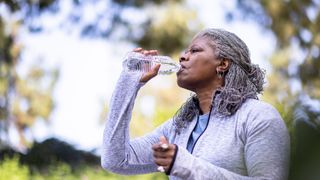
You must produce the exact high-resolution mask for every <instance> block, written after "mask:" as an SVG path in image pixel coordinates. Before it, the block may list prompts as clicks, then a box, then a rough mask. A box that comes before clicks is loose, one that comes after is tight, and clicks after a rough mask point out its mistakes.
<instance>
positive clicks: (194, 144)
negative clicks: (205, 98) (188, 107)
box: [189, 107, 212, 154]
mask: <svg viewBox="0 0 320 180" xmlns="http://www.w3.org/2000/svg"><path fill="white" fill-rule="evenodd" d="M211 111H212V107H210V112H209V116H208V120H207V124H206V127H205V128H204V130H203V131H202V132H201V134H200V136H199V137H198V138H197V139H196V141H195V142H194V143H193V146H192V149H191V152H190V153H191V154H192V153H193V149H194V147H195V146H196V144H197V142H198V140H199V139H200V137H201V136H202V134H203V133H204V132H205V131H206V130H207V128H208V125H209V120H210V117H211ZM198 121H199V116H198V120H197V124H198ZM197 124H196V126H197ZM196 126H195V127H194V129H195V128H196ZM194 129H193V130H192V132H191V134H190V136H189V139H190V137H191V136H192V133H193V131H194Z"/></svg>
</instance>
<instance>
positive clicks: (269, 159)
mask: <svg viewBox="0 0 320 180" xmlns="http://www.w3.org/2000/svg"><path fill="white" fill-rule="evenodd" d="M249 116H250V117H249V119H250V120H248V124H247V125H246V127H245V134H246V142H245V145H244V158H245V163H246V167H247V172H248V174H247V175H246V176H243V175H240V174H236V173H234V172H231V171H229V170H227V169H224V168H221V167H218V166H216V165H214V164H212V163H210V162H208V161H205V160H203V159H201V158H198V157H195V156H193V155H192V154H190V153H189V152H188V151H187V150H185V149H184V148H182V147H181V148H180V147H179V150H178V152H177V156H176V160H175V162H174V165H173V167H172V170H171V174H170V175H171V176H176V177H179V178H181V179H202V180H206V179H220V180H231V179H237V180H238V179H243V180H246V179H248V180H249V179H270V180H284V179H287V178H288V167H289V154H290V139H289V134H288V132H287V129H286V126H285V124H284V122H283V120H282V118H281V117H280V115H279V113H278V112H277V111H276V110H275V109H273V108H268V107H267V108H264V109H261V111H260V112H258V113H252V114H249Z"/></svg>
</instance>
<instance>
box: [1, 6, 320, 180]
mask: <svg viewBox="0 0 320 180" xmlns="http://www.w3.org/2000/svg"><path fill="white" fill-rule="evenodd" d="M319 11H320V1H319V0H278V1H275V0H274V1H273V0H255V1H254V0H244V1H241V0H229V1H224V0H216V1H210V0H202V1H196V0H170V1H168V0H163V1H160V0H149V1H143V0H0V179H1V180H2V179H167V177H166V176H164V175H162V174H160V173H155V174H149V175H139V176H120V175H115V174H112V173H110V172H106V171H103V170H102V169H101V167H100V145H101V142H102V132H103V127H104V123H105V118H106V115H107V113H108V104H109V100H110V97H111V94H112V91H113V88H114V86H115V83H116V81H117V78H118V76H119V74H120V72H121V70H122V65H121V64H122V61H123V58H124V56H125V54H126V53H127V52H129V51H131V50H132V49H133V48H136V47H143V48H145V49H158V50H159V52H160V54H163V55H168V56H171V57H173V58H174V59H176V60H178V57H179V54H180V52H181V51H183V49H184V48H185V47H186V46H187V45H188V43H189V42H190V39H191V38H192V37H193V35H194V34H195V33H196V32H197V31H199V30H201V29H203V28H211V27H214V28H223V29H226V30H228V31H231V32H234V33H235V34H237V35H238V36H239V37H240V38H242V39H243V40H244V41H245V42H246V43H247V45H248V47H249V49H250V51H251V59H252V61H253V62H254V63H256V64H259V65H260V66H261V67H263V68H264V69H266V71H267V82H266V84H265V91H264V93H263V95H262V96H261V99H262V100H264V101H267V102H268V103H271V104H272V105H274V106H275V107H276V108H277V109H278V111H279V112H280V114H281V115H282V117H283V119H284V120H285V122H286V124H287V127H288V129H289V131H290V135H291V140H292V142H291V167H290V179H320V99H319V98H320V33H319V32H320V14H319ZM189 96H190V92H188V91H185V90H182V89H179V88H178V87H177V85H176V77H175V75H169V76H157V77H156V78H154V79H153V80H152V81H151V82H150V83H149V84H148V85H146V86H144V87H143V88H142V90H141V92H140V93H139V96H138V99H137V101H136V105H135V107H134V112H133V120H132V123H131V132H130V133H131V137H138V136H141V135H143V134H145V133H148V132H150V131H152V130H153V129H154V128H155V127H156V126H158V125H159V124H161V123H163V122H164V121H166V120H167V119H168V118H170V117H172V116H173V115H174V113H175V112H176V111H177V110H178V108H179V107H180V106H181V104H182V103H183V102H184V101H185V100H186V99H187V98H188V97H189Z"/></svg>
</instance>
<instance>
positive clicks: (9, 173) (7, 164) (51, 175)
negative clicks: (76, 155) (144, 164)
mask: <svg viewBox="0 0 320 180" xmlns="http://www.w3.org/2000/svg"><path fill="white" fill-rule="evenodd" d="M0 179H1V180H30V179H32V180H61V179H63V180H79V179H81V180H100V179H101V180H102V179H110V180H111V179H114V180H126V179H130V180H165V179H168V178H167V177H166V176H165V175H163V174H160V173H154V174H148V175H137V176H121V175H116V174H112V173H108V172H106V171H105V170H103V169H102V168H100V167H89V166H87V167H84V168H81V169H78V170H76V171H72V170H71V167H70V166H69V165H68V164H66V163H62V162H60V163H57V164H55V165H54V166H50V168H49V169H48V171H47V172H45V173H44V172H42V173H40V172H31V171H30V170H29V169H28V167H27V166H26V165H21V164H20V163H19V158H18V157H17V156H15V157H13V158H8V157H7V158H5V159H4V160H3V161H1V162H0Z"/></svg>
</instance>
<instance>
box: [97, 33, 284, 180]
mask: <svg viewBox="0 0 320 180" xmlns="http://www.w3.org/2000/svg"><path fill="white" fill-rule="evenodd" d="M135 51H136V52H141V53H143V54H146V55H155V54H157V51H155V50H151V51H144V50H142V49H141V48H138V49H136V50H135ZM180 64H181V67H182V68H181V70H180V71H179V72H178V73H177V84H178V85H179V86H180V87H182V88H185V89H188V90H190V91H193V92H194V93H195V95H194V96H193V97H191V98H190V99H188V100H187V101H186V103H185V104H184V105H183V106H182V107H181V109H180V110H179V111H178V112H177V114H176V115H175V116H174V117H173V118H172V119H170V120H168V121H166V122H165V123H164V124H162V125H161V126H160V127H158V128H157V129H156V130H154V131H153V132H152V133H150V134H148V135H145V136H144V137H140V138H136V139H133V140H130V139H129V121H130V119H131V112H132V108H133V105H134V100H135V98H136V95H137V93H138V90H139V89H140V87H141V86H143V85H144V83H146V82H147V81H149V80H150V79H151V78H153V77H154V76H156V75H157V72H158V70H159V67H160V66H159V65H158V66H155V67H154V68H153V69H152V70H151V71H150V72H147V73H144V74H141V73H126V72H123V73H122V74H121V76H120V79H119V81H118V83H117V85H116V89H115V91H114V94H113V97H112V100H111V105H110V106H111V107H110V112H109V115H108V119H107V124H106V127H105V131H104V135H103V148H102V158H101V160H102V166H103V167H104V168H105V169H107V170H110V171H112V172H115V173H120V174H141V173H150V172H156V171H162V172H165V173H166V174H167V175H170V179H201V180H202V179H219V180H220V179H272V180H274V179H287V175H288V164H289V144H290V143H289V135H288V132H287V129H286V126H285V124H284V122H283V120H282V118H281V117H280V115H279V113H278V112H277V110H275V109H274V108H273V107H272V106H270V105H268V104H266V103H264V102H261V101H259V100H258V97H257V95H258V94H259V93H261V91H262V90H263V87H262V86H263V83H264V72H263V71H262V70H261V69H260V68H259V67H258V66H257V65H254V64H252V63H251V60H250V57H249V50H248V48H247V46H246V45H245V43H244V42H243V41H242V40H241V39H240V38H238V37H237V36H236V35H235V34H233V33H230V32H227V31H225V30H220V29H207V30H204V31H201V32H199V33H198V34H197V35H196V36H195V37H194V39H193V40H192V42H191V44H190V46H189V47H188V49H187V50H186V51H185V52H184V53H183V54H182V55H181V57H180Z"/></svg>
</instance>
